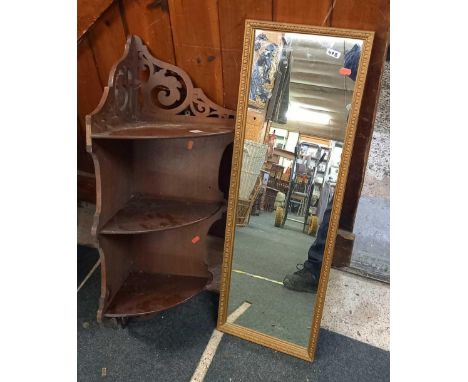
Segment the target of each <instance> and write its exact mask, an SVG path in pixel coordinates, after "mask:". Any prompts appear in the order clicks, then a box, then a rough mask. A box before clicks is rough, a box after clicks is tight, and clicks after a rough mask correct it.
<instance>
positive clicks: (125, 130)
mask: <svg viewBox="0 0 468 382" xmlns="http://www.w3.org/2000/svg"><path fill="white" fill-rule="evenodd" d="M225 134H233V135H234V129H233V127H232V126H226V125H216V124H213V125H207V124H189V123H185V124H172V123H166V124H155V123H154V122H152V123H136V124H135V125H126V126H121V127H118V128H114V129H111V130H107V131H106V132H102V133H93V134H92V135H91V138H92V139H138V140H140V139H196V138H208V137H217V136H219V135H225Z"/></svg>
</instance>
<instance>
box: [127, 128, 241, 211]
mask: <svg viewBox="0 0 468 382" xmlns="http://www.w3.org/2000/svg"><path fill="white" fill-rule="evenodd" d="M233 137H234V135H233V134H224V135H219V136H212V137H206V138H205V139H200V138H199V139H196V140H192V142H193V143H192V147H191V148H190V149H189V148H188V147H189V141H190V139H163V140H138V141H137V140H136V141H134V143H133V145H134V146H133V158H134V159H133V160H134V164H133V184H134V190H135V192H138V193H141V194H150V195H155V196H158V197H167V198H170V197H172V198H177V199H184V198H185V199H188V200H198V201H207V202H210V201H220V200H223V199H224V197H223V193H222V192H221V190H220V189H219V187H218V177H219V173H218V172H219V166H220V162H221V158H222V155H223V151H224V149H225V148H226V147H227V145H228V144H229V143H231V142H232V140H233ZM155 155H157V157H158V158H164V160H155V159H154V158H155Z"/></svg>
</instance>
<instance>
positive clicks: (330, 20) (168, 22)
mask: <svg viewBox="0 0 468 382" xmlns="http://www.w3.org/2000/svg"><path fill="white" fill-rule="evenodd" d="M245 19H256V20H273V21H279V22H289V23H298V24H308V25H321V26H332V27H339V28H350V29H363V30H371V31H375V32H376V38H375V42H374V48H373V51H372V57H371V63H370V69H369V76H368V80H367V84H366V88H365V92H364V98H363V107H362V111H361V115H360V118H359V123H358V129H357V135H356V143H355V148H354V152H353V156H352V160H351V171H350V176H349V178H348V185H347V190H346V193H345V201H344V205H343V212H342V215H341V222H340V227H341V228H343V229H345V230H349V231H352V229H353V225H354V218H355V214H356V209H357V203H358V200H359V196H360V194H361V189H362V183H363V180H364V172H365V169H366V162H367V154H368V151H369V147H370V143H371V137H372V131H373V122H374V118H375V113H376V104H377V98H378V94H379V89H380V77H381V74H382V69H383V64H384V61H385V54H386V50H387V45H388V40H389V29H390V2H389V0H236V1H234V0H113V1H111V0H99V1H89V0H78V38H79V40H78V171H79V174H80V173H81V174H89V173H93V172H94V168H93V163H92V161H91V159H90V157H89V155H88V154H87V153H86V150H85V140H84V137H85V124H84V117H85V115H86V114H88V113H90V112H91V111H92V110H93V109H94V108H95V107H96V106H97V104H98V102H99V99H100V97H101V94H102V89H103V87H104V86H105V84H106V83H107V79H108V75H109V71H110V68H111V67H112V64H113V63H114V62H115V61H116V60H117V59H118V58H119V57H120V56H121V55H122V53H123V49H124V45H125V36H126V35H127V34H136V35H138V36H140V37H141V38H142V39H143V41H144V42H145V44H147V45H148V47H149V49H150V51H151V52H152V53H153V54H154V55H155V56H156V57H158V58H159V59H161V60H164V61H167V62H170V63H173V64H176V65H178V66H180V67H181V68H183V69H184V70H186V71H187V73H188V74H189V75H190V76H191V78H192V80H193V82H194V83H195V85H196V86H197V87H200V88H202V89H203V90H204V91H205V93H206V94H207V96H208V97H210V98H211V99H212V100H213V101H215V102H217V103H219V104H221V105H224V106H225V107H228V108H230V109H235V108H236V105H237V95H238V86H239V73H240V62H241V56H242V41H243V33H244V22H245ZM79 177H80V176H79ZM84 180H85V182H83V184H85V185H86V187H83V188H81V190H82V191H83V192H82V193H81V195H80V182H78V183H79V187H78V192H79V198H81V199H83V200H89V199H91V200H90V201H92V195H91V196H90V192H89V177H87V178H86V179H84ZM91 194H92V193H91Z"/></svg>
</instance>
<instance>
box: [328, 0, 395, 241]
mask: <svg viewBox="0 0 468 382" xmlns="http://www.w3.org/2000/svg"><path fill="white" fill-rule="evenodd" d="M332 26H333V27H337V28H351V29H362V30H370V31H375V32H376V34H375V38H374V44H373V48H372V55H371V60H370V64H369V71H368V73H367V81H366V86H365V88H364V94H363V98H362V105H361V112H360V115H359V121H358V125H357V130H356V138H355V142H354V148H353V154H352V157H351V164H350V169H349V176H348V180H347V184H346V191H345V195H344V201H343V208H342V212H341V218H340V228H342V229H345V230H347V231H350V232H352V230H353V227H354V220H355V217H356V211H357V206H358V203H359V198H360V195H361V190H362V185H363V182H364V175H365V171H366V165H367V156H368V153H369V149H370V144H371V142H372V132H373V127H374V119H375V115H376V112H377V102H378V97H379V92H380V79H381V76H382V71H383V65H384V63H385V57H386V52H387V45H388V39H389V30H390V2H389V0H368V1H366V2H362V1H355V0H341V1H338V2H336V5H335V8H334V10H333V13H332Z"/></svg>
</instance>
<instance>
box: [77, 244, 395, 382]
mask: <svg viewBox="0 0 468 382" xmlns="http://www.w3.org/2000/svg"><path fill="white" fill-rule="evenodd" d="M79 252H80V247H79ZM85 252H87V249H86V251H85ZM82 253H83V251H82ZM86 257H87V258H89V257H88V256H86ZM78 262H79V263H80V262H81V259H80V257H79V258H78ZM89 265H91V264H87V265H86V266H87V267H89ZM79 268H82V267H81V266H80V267H79ZM78 281H79V283H81V281H82V280H80V279H79V280H78ZM99 289H100V272H99V268H98V270H97V271H96V272H94V273H93V274H92V276H91V277H90V278H89V280H88V281H87V282H86V283H85V284H84V286H83V287H82V288H81V289H80V291H79V292H78V298H77V304H78V318H77V330H78V381H86V382H89V381H103V380H105V381H125V382H132V381H144V382H146V381H190V379H191V376H192V375H193V372H194V371H195V369H196V368H197V365H198V362H199V361H200V358H201V356H202V354H203V351H204V350H205V347H206V345H207V343H208V341H209V339H210V337H211V334H212V332H213V330H214V328H215V325H216V317H217V306H218V297H217V295H216V294H214V293H210V292H203V293H201V294H199V295H197V296H195V297H194V298H192V299H191V300H189V301H188V302H187V303H185V304H182V305H179V306H177V307H175V308H173V309H170V310H167V311H165V312H162V313H160V314H158V315H155V316H153V317H150V318H148V319H145V320H134V321H130V322H129V324H128V326H127V327H126V328H124V329H120V328H116V327H113V326H112V325H110V324H109V323H105V324H104V325H99V324H98V323H97V322H96V310H97V306H98V298H99ZM389 362H390V356H389V352H387V351H384V350H381V349H378V348H376V347H373V346H370V345H367V344H365V343H362V342H360V341H356V340H354V339H351V338H348V337H345V336H343V335H340V334H337V333H334V332H332V331H328V330H324V329H321V331H320V336H319V342H318V350H317V354H316V360H315V362H314V363H308V362H305V361H302V360H299V359H296V358H294V357H291V356H288V355H286V354H283V353H278V352H275V351H273V350H270V349H268V348H264V347H262V346H259V345H255V344H252V343H250V342H246V341H243V340H240V339H238V338H236V337H233V336H230V335H224V336H223V338H222V340H221V343H220V346H219V348H218V350H217V352H216V354H215V356H214V359H213V362H212V363H211V365H210V367H209V369H208V372H207V375H206V377H205V381H216V382H218V381H324V382H325V381H330V382H341V381H343V382H354V381H356V382H374V381H375V382H380V381H382V382H385V381H389V379H390V378H389ZM103 374H105V377H103Z"/></svg>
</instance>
